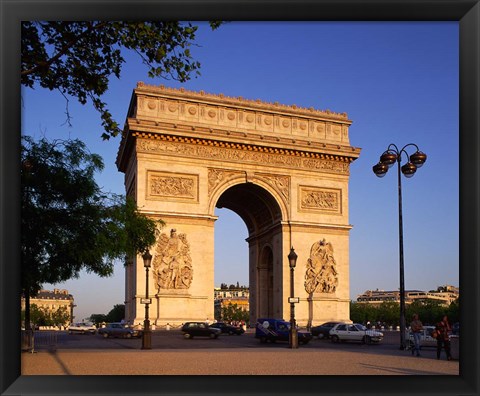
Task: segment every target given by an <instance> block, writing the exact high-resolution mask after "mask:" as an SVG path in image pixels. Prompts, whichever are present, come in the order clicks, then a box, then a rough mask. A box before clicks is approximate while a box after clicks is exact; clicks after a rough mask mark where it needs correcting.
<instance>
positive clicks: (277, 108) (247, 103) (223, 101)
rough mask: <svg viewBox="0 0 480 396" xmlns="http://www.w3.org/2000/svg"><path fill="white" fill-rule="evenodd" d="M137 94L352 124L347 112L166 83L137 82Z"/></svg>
mask: <svg viewBox="0 0 480 396" xmlns="http://www.w3.org/2000/svg"><path fill="white" fill-rule="evenodd" d="M135 92H136V93H137V94H140V93H149V94H162V95H167V96H171V97H172V98H176V99H182V100H186V99H189V100H193V101H205V102H211V103H215V104H218V105H222V106H225V105H231V106H235V107H237V106H241V107H249V108H252V109H256V110H262V111H267V112H275V113H278V112H285V113H289V114H290V115H296V116H303V117H319V118H323V119H330V120H337V121H343V122H346V123H348V124H351V121H350V120H349V119H348V115H347V113H337V112H334V111H330V110H328V109H327V110H318V109H315V108H313V107H310V108H305V107H299V106H297V105H285V104H281V103H278V102H274V103H270V102H265V101H262V100H260V99H255V100H253V99H245V98H243V97H241V96H238V97H232V96H226V95H224V94H221V93H220V94H212V93H206V92H205V91H198V92H197V91H190V90H187V89H185V88H178V89H176V88H170V87H166V86H164V85H148V84H145V83H143V82H138V83H137V88H136V89H135Z"/></svg>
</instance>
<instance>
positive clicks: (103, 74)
mask: <svg viewBox="0 0 480 396" xmlns="http://www.w3.org/2000/svg"><path fill="white" fill-rule="evenodd" d="M220 25H221V22H217V21H215V22H213V21H212V22H210V27H211V28H212V30H214V29H216V28H218V27H219V26H220ZM21 26H22V35H21V40H22V43H21V72H20V76H21V84H22V85H23V86H25V87H28V88H34V87H35V85H36V84H38V85H40V87H42V88H47V89H49V90H51V91H53V90H58V91H59V92H60V93H61V94H62V95H63V96H64V97H65V99H66V103H67V111H66V114H67V121H68V122H70V115H69V112H68V99H67V98H68V96H71V97H74V98H77V99H78V101H79V102H80V103H81V104H82V105H84V104H86V103H87V102H88V101H90V102H91V103H92V104H93V106H94V108H95V109H96V110H97V111H98V112H99V113H100V118H101V120H102V126H103V128H104V132H103V133H102V138H103V139H104V140H107V139H109V138H110V137H115V136H117V135H118V134H119V133H120V132H121V130H120V128H119V124H118V123H117V122H116V121H115V120H114V119H113V117H112V114H111V113H110V111H109V110H108V107H107V104H106V103H105V102H104V101H103V100H102V95H103V94H105V92H107V91H108V88H109V80H110V78H111V77H112V76H115V77H116V78H120V73H121V70H122V66H123V64H124V63H125V59H124V57H123V56H122V50H132V51H134V52H136V53H137V54H138V55H139V56H140V58H141V60H142V62H143V63H144V64H145V65H147V66H148V70H149V71H148V75H149V77H152V78H153V77H160V78H164V79H174V80H178V81H180V82H185V81H188V80H189V79H190V78H191V75H192V74H194V75H199V74H200V73H199V68H200V63H199V62H198V61H195V60H193V59H192V56H191V53H190V48H191V46H192V45H193V43H194V41H195V38H196V32H197V30H198V26H194V25H192V24H191V23H188V22H179V21H150V22H148V21H147V22H141V21H137V22H132V21H130V22H126V21H79V22H77V21H75V22H72V21H23V22H22V25H21Z"/></svg>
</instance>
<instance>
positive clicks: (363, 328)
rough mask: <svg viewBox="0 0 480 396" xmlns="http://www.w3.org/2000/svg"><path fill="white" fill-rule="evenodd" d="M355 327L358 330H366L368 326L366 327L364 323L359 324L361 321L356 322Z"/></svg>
mask: <svg viewBox="0 0 480 396" xmlns="http://www.w3.org/2000/svg"><path fill="white" fill-rule="evenodd" d="M355 327H356V328H357V329H358V330H360V331H365V330H367V328H366V327H365V326H364V325H361V324H359V323H356V324H355Z"/></svg>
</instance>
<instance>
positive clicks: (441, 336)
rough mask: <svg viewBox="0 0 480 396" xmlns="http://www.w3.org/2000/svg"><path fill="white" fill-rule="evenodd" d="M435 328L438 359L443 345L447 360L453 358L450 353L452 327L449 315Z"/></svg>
mask: <svg viewBox="0 0 480 396" xmlns="http://www.w3.org/2000/svg"><path fill="white" fill-rule="evenodd" d="M435 330H436V331H437V359H440V353H441V352H442V347H443V348H444V349H445V353H446V354H447V360H452V355H451V354H450V332H451V331H452V328H451V326H450V323H448V317H447V315H445V316H444V317H443V318H442V320H441V321H440V322H438V323H437V325H436V327H435Z"/></svg>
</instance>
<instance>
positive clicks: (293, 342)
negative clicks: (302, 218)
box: [288, 246, 298, 348]
mask: <svg viewBox="0 0 480 396" xmlns="http://www.w3.org/2000/svg"><path fill="white" fill-rule="evenodd" d="M297 257H298V256H297V254H296V253H295V250H294V249H293V246H292V248H291V249H290V253H289V255H288V263H289V265H290V298H289V302H290V337H289V345H290V348H298V334H297V326H296V323H295V297H294V296H295V289H294V284H293V272H294V270H295V266H296V265H297Z"/></svg>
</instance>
